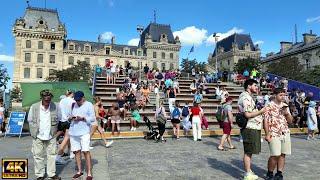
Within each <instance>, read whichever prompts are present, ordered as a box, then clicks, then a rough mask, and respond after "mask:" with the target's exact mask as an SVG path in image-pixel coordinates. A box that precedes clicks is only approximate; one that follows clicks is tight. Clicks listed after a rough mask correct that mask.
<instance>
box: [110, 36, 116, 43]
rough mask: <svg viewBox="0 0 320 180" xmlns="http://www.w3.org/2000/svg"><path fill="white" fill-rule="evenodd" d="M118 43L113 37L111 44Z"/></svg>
mask: <svg viewBox="0 0 320 180" xmlns="http://www.w3.org/2000/svg"><path fill="white" fill-rule="evenodd" d="M115 43H116V37H115V36H112V38H111V44H115Z"/></svg>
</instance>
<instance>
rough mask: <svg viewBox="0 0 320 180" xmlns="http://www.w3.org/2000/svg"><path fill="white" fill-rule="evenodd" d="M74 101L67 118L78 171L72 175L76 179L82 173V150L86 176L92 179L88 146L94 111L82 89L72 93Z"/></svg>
mask: <svg viewBox="0 0 320 180" xmlns="http://www.w3.org/2000/svg"><path fill="white" fill-rule="evenodd" d="M74 100H75V101H76V103H74V104H72V111H71V116H70V118H69V120H70V121H71V124H70V128H69V135H70V144H71V151H72V152H73V153H74V154H75V159H76V163H77V167H78V172H77V173H76V174H75V175H74V176H73V178H74V179H77V178H79V177H81V176H82V175H83V172H82V168H81V152H83V154H84V157H85V160H86V169H87V178H86V180H91V179H92V169H91V168H92V165H91V155H90V151H89V147H90V126H91V124H92V123H93V122H94V121H95V118H96V117H95V112H94V108H93V105H92V103H90V102H88V101H86V100H85V98H84V93H83V92H82V91H77V92H76V93H75V94H74Z"/></svg>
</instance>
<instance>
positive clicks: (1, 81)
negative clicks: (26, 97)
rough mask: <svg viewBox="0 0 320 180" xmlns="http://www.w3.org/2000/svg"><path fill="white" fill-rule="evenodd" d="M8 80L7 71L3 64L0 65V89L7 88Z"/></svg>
mask: <svg viewBox="0 0 320 180" xmlns="http://www.w3.org/2000/svg"><path fill="white" fill-rule="evenodd" d="M9 80H10V77H9V74H8V70H7V68H5V67H4V65H3V64H0V88H2V87H4V89H6V88H7V84H8V81H9Z"/></svg>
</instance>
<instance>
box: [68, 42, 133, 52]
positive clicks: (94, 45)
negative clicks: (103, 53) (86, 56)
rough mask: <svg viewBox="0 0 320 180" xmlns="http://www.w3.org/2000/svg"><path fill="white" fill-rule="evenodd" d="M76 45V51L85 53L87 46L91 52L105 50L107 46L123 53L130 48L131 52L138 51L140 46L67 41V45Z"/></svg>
mask: <svg viewBox="0 0 320 180" xmlns="http://www.w3.org/2000/svg"><path fill="white" fill-rule="evenodd" d="M70 43H74V45H75V50H78V49H79V48H80V49H81V51H84V47H85V45H90V46H91V52H93V51H97V50H100V49H104V47H105V46H111V47H112V49H114V50H116V51H122V50H123V49H124V48H129V49H130V50H131V51H137V49H138V46H129V45H124V44H110V43H103V42H93V41H81V40H72V39H70V40H67V43H66V44H70ZM64 49H65V50H67V49H68V47H67V46H65V47H64Z"/></svg>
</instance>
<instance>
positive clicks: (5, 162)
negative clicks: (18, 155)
mask: <svg viewBox="0 0 320 180" xmlns="http://www.w3.org/2000/svg"><path fill="white" fill-rule="evenodd" d="M2 179H28V159H2Z"/></svg>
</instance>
